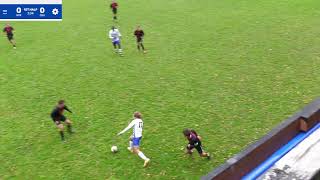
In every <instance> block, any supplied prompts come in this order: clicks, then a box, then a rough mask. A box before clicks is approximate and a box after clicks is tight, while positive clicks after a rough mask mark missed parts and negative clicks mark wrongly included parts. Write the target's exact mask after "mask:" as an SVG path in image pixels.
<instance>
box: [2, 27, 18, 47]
mask: <svg viewBox="0 0 320 180" xmlns="http://www.w3.org/2000/svg"><path fill="white" fill-rule="evenodd" d="M13 31H14V29H13V27H12V26H10V24H7V25H6V27H4V28H3V32H4V33H6V34H7V38H8V40H9V42H10V43H11V44H12V46H13V48H14V49H16V48H17V46H16V41H15V40H14V38H13Z"/></svg>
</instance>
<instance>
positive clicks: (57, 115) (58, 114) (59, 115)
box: [51, 100, 73, 141]
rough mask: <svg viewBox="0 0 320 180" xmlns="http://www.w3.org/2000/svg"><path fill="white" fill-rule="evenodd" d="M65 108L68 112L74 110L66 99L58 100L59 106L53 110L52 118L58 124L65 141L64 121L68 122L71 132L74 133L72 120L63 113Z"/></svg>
mask: <svg viewBox="0 0 320 180" xmlns="http://www.w3.org/2000/svg"><path fill="white" fill-rule="evenodd" d="M64 110H67V111H68V112H70V113H72V111H71V110H70V109H69V108H68V107H67V106H66V105H65V102H64V100H60V101H58V104H57V106H56V107H55V108H54V109H53V111H52V112H51V118H52V120H53V122H54V123H55V125H56V126H57V128H58V129H59V132H60V136H61V140H62V141H64V126H63V122H65V123H66V124H67V127H68V132H69V133H70V134H71V133H73V131H72V126H71V125H72V122H71V121H70V120H69V119H67V118H66V117H65V116H64V115H63V113H64Z"/></svg>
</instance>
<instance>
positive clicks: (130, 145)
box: [127, 136, 133, 153]
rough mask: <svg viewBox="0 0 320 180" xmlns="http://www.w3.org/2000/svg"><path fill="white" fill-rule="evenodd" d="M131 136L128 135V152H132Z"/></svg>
mask: <svg viewBox="0 0 320 180" xmlns="http://www.w3.org/2000/svg"><path fill="white" fill-rule="evenodd" d="M132 138H133V137H132V136H130V138H129V146H128V148H127V149H128V150H129V151H130V152H132V153H133V142H132Z"/></svg>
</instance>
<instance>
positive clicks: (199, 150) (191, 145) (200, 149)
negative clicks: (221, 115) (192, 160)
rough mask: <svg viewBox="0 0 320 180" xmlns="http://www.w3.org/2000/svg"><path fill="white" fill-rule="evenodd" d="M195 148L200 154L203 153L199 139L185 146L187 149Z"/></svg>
mask: <svg viewBox="0 0 320 180" xmlns="http://www.w3.org/2000/svg"><path fill="white" fill-rule="evenodd" d="M194 148H195V149H196V150H197V151H198V153H199V154H202V153H203V148H202V145H201V141H198V142H196V143H194V144H188V146H187V149H188V150H190V151H191V150H192V149H194Z"/></svg>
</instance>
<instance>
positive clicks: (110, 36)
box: [109, 31, 113, 39]
mask: <svg viewBox="0 0 320 180" xmlns="http://www.w3.org/2000/svg"><path fill="white" fill-rule="evenodd" d="M109 38H110V39H113V37H112V32H111V31H109Z"/></svg>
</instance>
